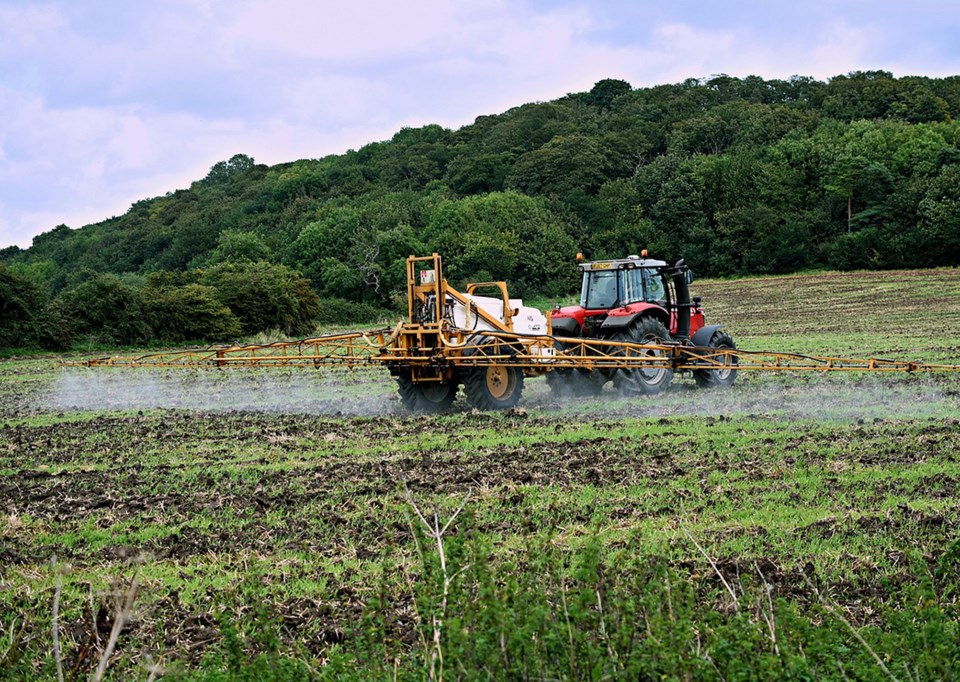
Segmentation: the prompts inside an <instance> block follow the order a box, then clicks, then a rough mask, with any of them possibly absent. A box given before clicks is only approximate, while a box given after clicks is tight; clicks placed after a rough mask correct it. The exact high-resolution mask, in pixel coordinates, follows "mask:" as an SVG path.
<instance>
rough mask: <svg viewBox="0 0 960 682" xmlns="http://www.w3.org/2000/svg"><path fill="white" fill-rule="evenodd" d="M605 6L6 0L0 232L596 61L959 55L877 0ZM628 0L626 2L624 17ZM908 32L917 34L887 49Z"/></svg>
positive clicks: (546, 81) (810, 68) (810, 65)
mask: <svg viewBox="0 0 960 682" xmlns="http://www.w3.org/2000/svg"><path fill="white" fill-rule="evenodd" d="M838 7H839V9H838ZM112 9H116V12H112ZM604 9H605V10H609V11H608V12H607V13H606V14H603V12H602V11H601V10H604ZM616 9H617V5H616V4H614V5H610V6H601V5H590V4H575V3H573V4H566V5H557V6H554V7H553V8H551V9H546V10H541V9H536V8H534V7H533V6H530V5H527V4H525V3H523V2H508V1H507V0H493V1H487V0H468V1H465V2H445V1H443V0H420V1H415V0H410V1H408V2H403V3H399V2H395V1H394V0H366V1H362V2H353V3H326V2H315V1H314V0H286V1H283V2H281V1H279V0H270V1H267V0H234V1H227V0H178V1H177V2H174V3H161V4H136V5H130V4H128V3H126V2H120V0H116V4H115V6H114V7H111V6H110V5H109V4H108V3H97V4H96V5H91V6H85V5H84V4H82V3H68V2H67V0H52V1H51V2H48V3H47V4H43V5H32V4H16V5H9V4H3V5H0V247H2V246H4V245H5V244H7V243H10V242H15V243H20V244H27V243H29V240H30V237H31V236H32V235H33V234H35V233H37V232H39V231H41V230H46V229H49V228H51V227H52V226H53V225H56V224H57V223H60V222H66V223H68V224H70V225H71V226H79V225H81V224H84V223H87V222H94V221H96V220H99V219H102V218H105V217H108V216H110V215H114V214H117V213H122V212H123V211H124V210H126V207H128V206H129V205H130V204H131V203H133V202H134V201H136V200H138V199H141V198H145V197H149V196H155V195H158V194H163V193H165V192H167V191H169V190H173V189H176V188H178V187H184V186H187V185H188V184H189V182H190V181H192V180H196V179H198V178H201V177H203V175H205V173H206V172H207V170H208V168H209V167H210V166H211V165H212V164H213V163H215V162H216V161H219V160H222V159H226V158H229V157H230V156H232V155H233V154H235V153H238V152H243V153H246V154H250V155H251V156H253V157H255V158H256V159H257V160H258V161H260V162H264V163H279V162H282V161H289V160H294V159H297V158H304V157H307V158H309V157H318V156H322V155H325V154H328V153H337V152H343V151H345V150H346V149H348V148H357V147H359V146H362V145H363V144H364V143H366V142H369V141H375V140H381V139H387V138H389V137H390V136H391V135H392V134H393V133H394V132H395V131H396V130H398V129H399V128H400V127H402V126H404V125H423V124H425V123H431V122H436V123H441V124H443V125H446V126H449V127H456V126H459V125H462V124H465V123H468V122H470V121H472V120H473V119H474V118H475V117H476V116H478V115H482V114H492V113H498V112H501V111H503V110H505V109H507V108H509V107H512V106H517V105H519V104H522V103H524V102H529V101H534V100H548V99H552V98H555V97H559V96H562V95H563V94H565V93H567V92H576V91H582V90H586V89H589V88H590V87H591V86H592V85H593V83H595V82H596V81H597V80H600V79H602V78H608V77H612V78H623V79H625V80H628V81H630V82H631V83H632V84H634V85H635V86H641V85H654V84H657V83H665V82H677V81H680V80H683V79H685V78H688V77H701V76H710V75H712V74H716V73H721V72H722V73H729V74H731V75H735V76H745V75H748V74H756V75H760V76H764V77H767V78H773V77H779V78H785V77H788V76H790V75H793V74H802V75H813V76H816V77H819V78H826V77H829V76H833V75H836V74H838V73H846V72H847V71H850V70H853V69H866V68H889V69H891V70H894V71H895V72H897V73H903V72H914V73H917V72H920V73H928V74H931V75H943V74H945V73H947V72H949V71H951V70H952V71H954V72H956V71H958V70H960V61H958V57H957V52H956V50H955V49H954V51H953V52H951V53H950V56H949V58H945V57H944V52H943V50H944V49H946V48H944V47H943V46H942V45H941V46H940V48H939V51H938V50H937V49H934V48H933V47H932V46H930V45H929V44H928V43H927V42H926V41H924V40H923V39H922V38H923V36H922V35H921V33H922V31H923V30H924V29H923V27H924V26H927V24H916V25H914V24H911V23H910V21H908V20H907V19H908V18H904V16H899V15H898V16H899V18H897V19H891V20H889V21H888V20H886V19H885V13H883V12H879V11H878V12H876V13H874V14H872V15H870V16H868V17H866V18H864V16H863V15H862V13H858V12H855V11H854V10H855V9H856V8H851V7H850V6H846V7H843V6H842V5H840V6H838V5H836V3H829V4H827V3H824V4H823V6H822V7H820V6H816V7H814V8H813V9H811V10H810V11H809V12H804V13H797V12H794V13H793V15H792V16H801V15H802V16H803V17H804V21H803V22H802V23H797V24H796V25H791V24H786V25H783V26H780V25H778V24H777V22H776V19H777V16H776V14H777V12H778V11H780V10H779V9H777V8H775V7H774V6H773V5H771V6H770V7H769V8H768V9H766V10H765V11H764V12H763V14H764V15H765V21H766V23H765V24H761V23H758V22H759V19H758V16H757V13H756V12H753V11H752V10H750V9H749V8H745V7H743V6H740V7H739V8H738V7H737V6H736V3H734V6H731V7H730V8H729V11H725V12H724V13H723V21H722V22H717V21H710V20H708V19H704V17H703V16H701V15H699V14H698V15H697V16H694V15H693V13H692V12H690V11H689V10H683V9H682V8H680V7H677V8H674V7H670V6H666V7H658V8H651V12H646V11H644V12H643V13H640V12H637V11H635V10H634V8H633V6H631V5H627V4H625V5H624V6H623V8H622V9H624V10H634V11H624V12H618V11H616ZM653 9H656V10H657V11H658V12H659V13H658V14H657V18H656V19H652V18H649V17H648V16H647V15H648V14H652V10H653ZM95 13H97V14H95ZM641 14H642V15H643V16H641ZM113 15H116V18H115V21H114V17H113ZM621 15H623V16H626V17H632V19H624V21H623V22H620V23H618V19H619V18H620V16H621ZM630 21H633V22H635V25H631V24H630V23H629V22H630ZM624 22H626V23H624ZM891 22H892V23H891ZM781 23H782V22H781ZM931 25H932V24H931ZM771 26H774V27H776V28H775V30H773V29H771ZM901 29H902V30H901ZM918 32H919V33H918ZM894 37H895V38H896V40H894ZM911 38H915V39H912V40H911ZM906 43H909V44H910V45H912V46H915V47H913V48H912V49H911V50H910V51H905V50H902V49H901V50H899V51H895V52H890V51H889V50H890V46H891V45H894V44H898V45H903V44H906Z"/></svg>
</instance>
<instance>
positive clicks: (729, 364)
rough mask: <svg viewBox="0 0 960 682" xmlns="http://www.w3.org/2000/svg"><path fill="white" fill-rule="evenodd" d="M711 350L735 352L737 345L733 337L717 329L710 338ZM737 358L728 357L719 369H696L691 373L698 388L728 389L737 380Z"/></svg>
mask: <svg viewBox="0 0 960 682" xmlns="http://www.w3.org/2000/svg"><path fill="white" fill-rule="evenodd" d="M707 345H708V346H710V347H711V348H718V349H727V350H736V349H737V345H736V344H735V343H734V342H733V337H732V336H730V335H729V334H728V333H726V332H725V331H720V330H719V329H718V330H717V331H715V332H714V333H713V336H711V337H710V343H708V344H707ZM737 362H738V361H737V358H735V357H728V358H726V363H725V364H724V366H723V367H721V368H719V369H697V370H694V371H693V378H694V380H695V381H696V382H697V387H698V388H730V387H731V386H733V382H734V381H736V380H737Z"/></svg>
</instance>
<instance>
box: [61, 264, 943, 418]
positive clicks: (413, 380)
mask: <svg viewBox="0 0 960 682" xmlns="http://www.w3.org/2000/svg"><path fill="white" fill-rule="evenodd" d="M678 272H682V271H680V270H678ZM674 276H675V273H674ZM638 281H639V280H638ZM677 281H678V282H679V280H677ZM669 283H670V282H669V281H668V284H669ZM481 290H493V291H494V292H495V293H496V296H492V297H491V296H480V295H478V294H477V292H478V291H481ZM407 300H408V308H407V319H406V320H403V321H401V322H399V323H398V324H397V325H396V326H395V327H393V328H392V329H389V328H386V329H378V330H372V331H364V332H359V331H358V332H348V333H343V334H330V335H326V336H317V337H314V338H308V339H302V340H299V341H279V342H276V343H269V344H253V345H231V346H219V347H211V348H207V349H203V350H184V351H170V352H160V353H149V354H145V355H138V356H127V357H107V358H96V359H90V360H84V361H81V362H65V363H63V364H66V365H82V366H87V367H197V366H206V367H235V366H244V367H293V366H297V367H299V366H305V367H330V366H340V367H349V368H353V367H363V366H383V367H386V368H387V369H388V370H389V371H390V373H391V374H392V375H393V376H395V377H396V379H397V382H398V385H399V390H400V396H401V399H402V400H403V402H404V404H405V405H406V406H407V407H409V408H410V409H413V410H420V411H429V410H435V409H440V408H444V407H447V406H449V405H450V403H451V402H452V401H453V399H454V397H455V395H456V393H457V390H458V388H459V386H460V385H461V384H462V385H463V386H464V390H465V392H466V395H467V399H468V401H469V402H470V404H472V405H473V406H475V407H478V408H480V409H503V408H507V407H512V406H514V405H516V403H517V401H518V400H519V398H520V394H521V391H522V388H523V380H524V377H534V376H539V375H547V378H548V381H551V382H552V385H555V384H561V383H565V382H572V381H575V382H580V383H582V384H584V385H586V386H593V387H594V388H596V387H597V386H600V387H602V385H603V383H604V382H605V381H607V380H611V379H612V380H613V381H614V383H615V385H617V386H618V388H620V390H621V392H627V393H630V392H631V391H632V392H634V393H639V392H646V393H650V392H655V391H653V390H650V388H651V387H654V388H656V389H657V390H662V386H663V385H664V382H663V377H664V375H669V376H668V377H667V382H669V377H672V373H673V372H677V371H689V372H692V373H693V374H694V376H695V377H696V378H697V379H698V381H697V383H698V384H701V385H729V384H731V383H732V382H733V378H734V377H735V375H736V373H737V372H738V371H778V372H783V371H817V372H824V371H830V372H835V371H848V372H850V371H854V372H957V371H960V365H948V364H925V363H920V362H909V361H900V360H887V359H878V358H869V359H855V358H836V357H819V356H814V355H801V354H795V353H774V352H755V351H745V350H739V349H737V348H735V347H733V344H732V342H731V343H727V344H716V343H712V344H710V345H697V344H696V343H694V342H693V340H696V338H697V336H696V335H694V336H693V340H691V339H690V338H685V337H681V338H678V339H676V340H674V339H669V340H667V339H664V338H653V337H647V338H638V337H637V336H636V335H634V336H625V335H624V334H622V333H621V334H611V335H609V336H606V337H587V336H582V335H581V336H571V335H569V334H562V335H561V334H557V333H555V332H556V330H555V329H554V328H553V325H552V324H551V322H552V320H551V315H549V314H548V315H544V314H543V313H541V312H540V311H538V310H535V309H533V308H528V307H524V306H523V303H522V301H519V300H517V299H511V298H510V297H509V295H508V292H507V287H506V284H505V283H503V282H484V283H478V284H471V285H469V286H468V287H467V289H466V292H465V293H461V292H460V291H457V290H456V289H454V288H453V287H452V286H450V285H449V284H448V283H447V281H446V280H445V279H444V278H443V269H442V261H441V258H440V256H439V255H438V254H433V255H432V256H426V257H416V256H411V257H410V258H408V259H407ZM685 305H687V304H685V303H680V304H676V305H674V309H675V310H678V311H679V312H681V313H685V312H686V308H685V307H684V306H685ZM688 307H691V306H688ZM694 314H696V313H695V312H694ZM639 319H641V320H646V319H647V318H646V317H641V318H639ZM634 324H637V322H636V321H635V322H634ZM644 324H646V322H645V323H644ZM648 326H649V325H648ZM715 326H717V327H719V325H715ZM641 328H644V327H641Z"/></svg>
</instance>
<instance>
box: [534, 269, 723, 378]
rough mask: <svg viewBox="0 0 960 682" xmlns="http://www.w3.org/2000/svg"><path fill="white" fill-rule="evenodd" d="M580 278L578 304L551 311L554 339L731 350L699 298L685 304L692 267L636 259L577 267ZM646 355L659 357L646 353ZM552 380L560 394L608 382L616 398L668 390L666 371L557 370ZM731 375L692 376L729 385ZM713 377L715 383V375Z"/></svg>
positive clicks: (667, 371)
mask: <svg viewBox="0 0 960 682" xmlns="http://www.w3.org/2000/svg"><path fill="white" fill-rule="evenodd" d="M577 267H578V268H579V270H580V272H581V273H583V286H582V289H581V292H580V304H579V305H572V306H566V307H563V308H561V307H559V306H558V307H557V308H556V309H554V310H553V312H552V314H551V317H550V319H551V325H552V329H553V335H554V336H555V337H557V339H558V343H561V344H562V339H563V338H570V337H576V338H597V339H599V338H605V339H611V340H614V341H620V342H627V343H645V344H650V345H652V346H655V345H657V344H660V345H662V344H664V343H670V342H674V341H676V342H680V343H682V344H686V345H692V346H713V347H718V348H723V347H729V348H734V347H735V346H734V345H733V339H731V338H730V337H729V335H728V334H726V333H725V332H722V331H720V325H707V324H706V319H705V316H704V313H703V308H702V307H701V306H700V299H699V297H697V298H694V299H693V302H691V300H690V289H689V286H688V285H689V284H690V282H692V281H693V275H692V273H691V272H690V269H689V268H688V267H687V266H686V265H685V264H684V263H683V261H679V262H678V263H676V264H675V265H672V266H671V265H667V263H666V262H665V261H661V260H653V259H651V258H647V254H646V252H644V253H643V257H641V256H629V257H627V258H622V259H616V260H604V261H594V262H591V263H580V264H579V265H578V266H577ZM648 354H649V355H659V354H661V352H660V351H658V350H656V349H654V348H651V349H650V351H649V352H648ZM555 374H556V376H555V377H553V378H552V379H551V380H550V383H551V386H553V387H555V388H557V389H558V390H568V389H569V388H570V387H574V388H577V389H578V390H588V391H589V390H599V389H600V388H602V386H603V384H604V383H605V382H606V381H607V380H610V379H612V380H613V382H614V384H615V385H616V386H617V387H618V389H619V390H620V391H621V392H622V393H626V394H637V393H658V392H660V391H662V390H664V389H666V387H667V386H668V385H669V383H670V381H671V379H672V377H673V372H672V371H671V370H669V369H652V368H651V369H636V370H620V371H617V372H612V373H611V372H600V371H598V372H593V373H590V372H578V371H573V372H566V373H563V372H557V373H555ZM735 374H736V372H735V370H730V371H724V372H722V373H720V374H717V373H716V372H707V371H704V372H699V373H696V372H695V373H694V376H695V378H697V381H698V383H700V384H701V385H706V384H721V383H722V384H724V385H729V384H730V383H732V382H733V377H734V376H735ZM718 377H719V378H718Z"/></svg>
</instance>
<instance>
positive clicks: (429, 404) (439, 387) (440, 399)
mask: <svg viewBox="0 0 960 682" xmlns="http://www.w3.org/2000/svg"><path fill="white" fill-rule="evenodd" d="M457 388H458V384H457V382H456V381H454V382H450V383H440V382H429V383H422V384H415V383H413V379H412V378H411V377H410V375H409V374H403V375H401V376H399V377H397V392H398V393H399V394H400V402H402V403H403V406H404V407H406V408H407V409H408V410H410V411H411V412H440V411H443V410H445V409H447V408H448V407H450V405H452V404H453V401H454V399H455V398H456V397H457Z"/></svg>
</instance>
